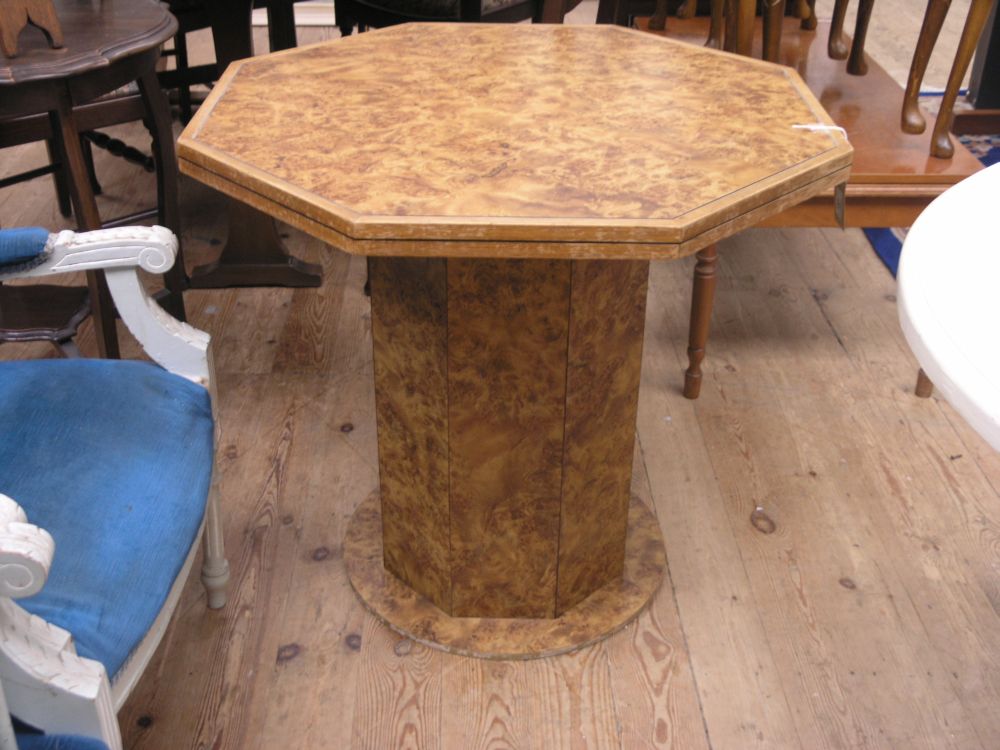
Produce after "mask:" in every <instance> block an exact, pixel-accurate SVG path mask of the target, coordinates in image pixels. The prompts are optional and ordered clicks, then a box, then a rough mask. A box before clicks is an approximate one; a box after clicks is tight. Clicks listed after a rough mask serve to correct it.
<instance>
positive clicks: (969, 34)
mask: <svg viewBox="0 0 1000 750" xmlns="http://www.w3.org/2000/svg"><path fill="white" fill-rule="evenodd" d="M992 5H993V0H972V6H971V7H970V8H969V17H968V18H966V19H965V28H963V29H962V39H961V41H960V42H959V43H958V51H957V52H956V53H955V62H954V63H953V64H952V66H951V73H950V74H949V75H948V85H947V86H945V89H944V96H943V97H941V110H940V111H939V112H938V117H937V121H936V122H935V123H934V132H933V133H932V134H931V156H936V157H938V158H940V159H950V158H951V157H952V155H953V154H954V153H955V146H954V144H952V142H951V137H950V136H949V135H948V130H949V129H950V128H951V119H952V113H953V110H954V109H955V100H956V99H957V98H958V90H959V88H961V86H962V79H963V78H964V77H965V71H966V70H968V68H969V63H970V62H972V53H973V52H975V51H976V45H977V44H979V37H980V35H981V34H982V33H983V27H984V26H986V19H987V18H988V17H989V15H990V6H992Z"/></svg>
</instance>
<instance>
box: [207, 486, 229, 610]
mask: <svg viewBox="0 0 1000 750" xmlns="http://www.w3.org/2000/svg"><path fill="white" fill-rule="evenodd" d="M216 482H217V480H216V479H214V478H213V479H212V487H211V489H210V490H209V493H208V507H207V508H206V509H205V550H204V561H203V562H202V566H201V582H202V584H203V585H204V586H205V591H206V592H207V593H208V606H209V608H210V609H221V608H222V607H224V606H226V584H227V583H228V582H229V562H228V561H227V560H226V551H225V548H224V547H223V543H222V518H221V516H220V515H219V490H218V486H217V484H216Z"/></svg>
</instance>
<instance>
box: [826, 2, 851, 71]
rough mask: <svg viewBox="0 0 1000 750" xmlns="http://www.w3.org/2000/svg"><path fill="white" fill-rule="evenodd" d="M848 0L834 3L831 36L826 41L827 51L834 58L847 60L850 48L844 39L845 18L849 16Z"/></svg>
mask: <svg viewBox="0 0 1000 750" xmlns="http://www.w3.org/2000/svg"><path fill="white" fill-rule="evenodd" d="M847 3H848V0H836V2H835V3H834V5H833V19H832V20H831V21H830V38H829V40H827V43H826V53H827V54H828V55H829V56H830V57H831V58H832V59H834V60H846V59H847V55H848V53H849V51H850V50H848V48H847V40H846V39H844V19H845V18H846V17H847Z"/></svg>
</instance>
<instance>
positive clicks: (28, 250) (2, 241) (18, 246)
mask: <svg viewBox="0 0 1000 750" xmlns="http://www.w3.org/2000/svg"><path fill="white" fill-rule="evenodd" d="M48 241H49V231H48V230H47V229H41V228H39V227H24V228H22V229H0V270H2V269H3V268H4V266H23V265H29V264H31V262H32V261H35V260H39V259H40V258H42V257H43V254H44V252H45V243H46V242H48Z"/></svg>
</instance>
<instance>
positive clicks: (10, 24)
mask: <svg viewBox="0 0 1000 750" xmlns="http://www.w3.org/2000/svg"><path fill="white" fill-rule="evenodd" d="M28 24H31V25H32V26H35V27H36V28H39V29H41V30H42V32H43V33H44V34H45V37H46V38H47V39H48V40H49V44H50V45H51V46H52V47H54V48H59V47H62V46H63V33H62V26H61V25H60V23H59V17H58V16H57V15H56V11H55V7H54V6H53V4H52V0H6V2H4V3H3V4H2V5H0V52H2V53H3V55H4V57H14V56H15V55H17V40H18V37H20V36H21V32H22V31H23V30H24V28H25V27H26V26H28Z"/></svg>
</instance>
